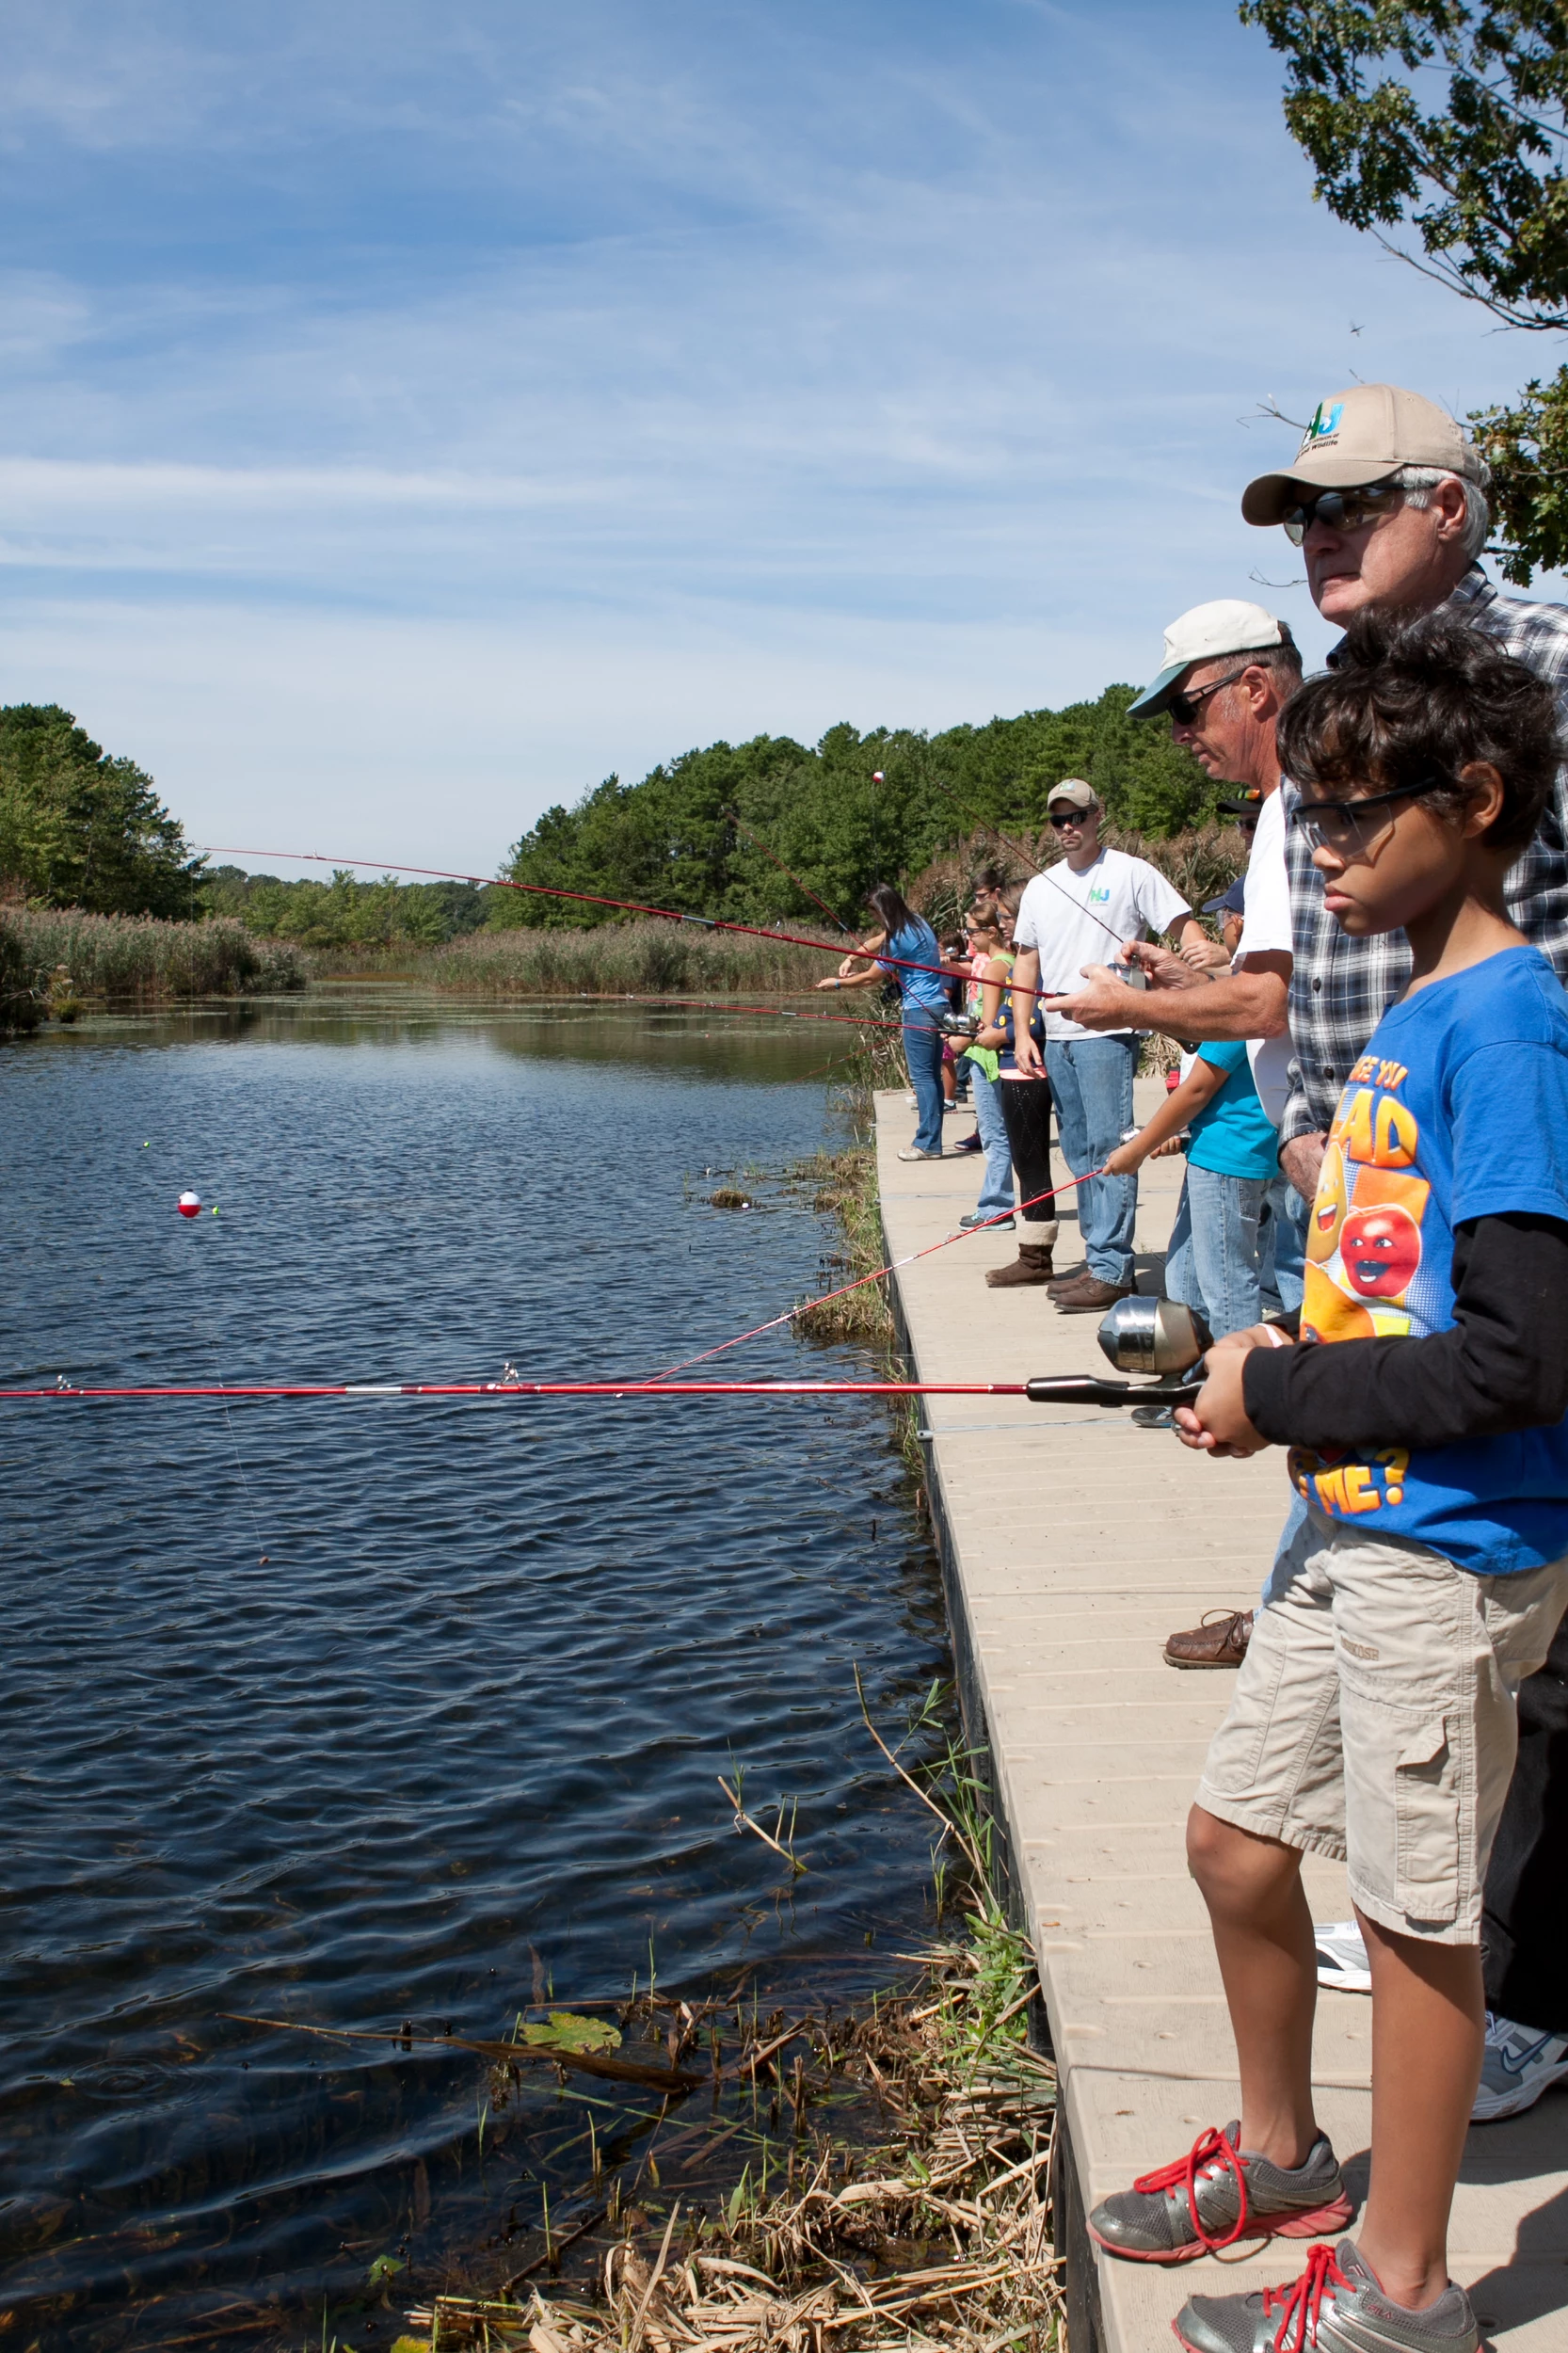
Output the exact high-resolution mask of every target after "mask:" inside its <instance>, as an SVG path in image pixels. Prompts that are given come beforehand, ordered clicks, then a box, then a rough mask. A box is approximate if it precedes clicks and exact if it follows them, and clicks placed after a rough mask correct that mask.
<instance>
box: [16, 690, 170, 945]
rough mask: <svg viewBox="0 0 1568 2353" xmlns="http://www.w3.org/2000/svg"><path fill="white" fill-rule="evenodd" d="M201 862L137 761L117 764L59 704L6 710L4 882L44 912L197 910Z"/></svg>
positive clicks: (167, 912)
mask: <svg viewBox="0 0 1568 2353" xmlns="http://www.w3.org/2000/svg"><path fill="white" fill-rule="evenodd" d="M201 872H202V861H201V859H200V857H196V856H192V855H191V853H190V849H189V846H188V844H187V842H186V840H185V837H184V829H183V828H182V827H181V825H180V824H179V823H178V822H177V821H176V820H175V819H174V818H172V817H171V816H170V815H169V813H168V809H167V808H165V807H164V805H163V803H162V802H161V801H160V800H159V798H158V796H157V793H156V792H155V791H154V789H153V784H152V777H151V776H148V775H147V774H146V773H145V771H144V770H142V769H140V768H138V767H137V766H136V761H135V760H125V759H114V758H111V757H110V755H109V754H108V753H106V752H105V751H104V748H103V746H102V745H101V744H95V743H94V742H93V741H92V738H91V737H90V736H89V735H88V732H87V730H86V729H85V728H79V727H78V726H77V725H76V722H75V720H74V719H73V718H72V714H71V712H69V711H62V710H61V709H60V707H59V705H58V704H57V703H12V704H11V705H9V706H8V708H7V709H4V710H0V877H3V879H4V882H5V884H6V885H7V886H8V888H11V889H12V890H17V889H20V890H21V892H22V893H23V894H24V896H25V897H26V898H28V899H32V900H36V901H39V902H40V903H41V904H44V905H45V906H56V907H63V906H76V907H86V908H87V909H88V911H89V912H90V913H92V914H95V915H162V916H171V917H173V918H175V919H176V920H188V919H190V918H192V917H194V916H197V915H200V912H201V908H200V901H199V896H198V884H199V881H200V874H201Z"/></svg>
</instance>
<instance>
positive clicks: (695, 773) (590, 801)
mask: <svg viewBox="0 0 1568 2353" xmlns="http://www.w3.org/2000/svg"><path fill="white" fill-rule="evenodd" d="M1136 691H1137V690H1136V688H1134V687H1130V686H1109V687H1107V688H1106V690H1105V692H1104V693H1103V694H1102V695H1101V696H1098V698H1097V699H1096V700H1095V701H1093V702H1078V703H1070V704H1068V705H1067V706H1066V707H1065V708H1064V710H1061V711H1026V712H1023V713H1022V714H1021V715H1020V716H1019V717H1017V718H1015V719H989V720H987V721H986V722H985V723H984V725H983V726H978V727H972V726H966V727H956V728H947V729H945V730H944V731H943V732H942V733H940V734H937V735H926V734H923V733H920V732H916V731H913V730H909V729H890V728H872V729H871V730H869V732H867V733H866V734H861V733H860V732H859V731H858V730H857V729H856V728H853V727H851V726H848V725H847V724H846V725H843V726H840V727H835V728H829V729H828V731H827V733H826V734H825V735H824V737H823V738H822V740H821V742H820V743H818V744H815V745H814V746H811V747H809V748H808V746H807V745H805V744H798V743H796V742H795V741H794V740H793V739H792V737H790V736H777V735H759V736H754V737H753V738H752V740H751V741H750V742H749V743H746V744H723V743H720V744H709V745H707V746H706V748H704V749H702V750H698V751H691V752H686V753H684V754H683V755H682V756H681V757H680V759H679V760H669V761H667V762H663V763H661V765H660V766H658V767H657V768H654V769H653V770H651V771H650V773H649V774H648V776H644V777H643V778H642V779H641V780H640V781H639V782H638V783H636V784H623V783H622V782H621V780H620V778H619V777H618V776H607V777H606V778H605V780H604V782H603V783H602V784H600V785H598V786H596V787H595V788H594V790H593V791H592V792H586V793H584V796H583V798H582V799H581V800H580V801H579V802H577V804H576V805H575V807H573V808H566V807H564V806H557V807H555V808H548V809H546V811H545V813H544V815H543V816H542V817H541V818H540V819H539V820H538V822H537V823H536V824H535V825H534V826H533V827H531V829H530V830H529V831H528V832H527V833H525V834H524V835H523V837H522V839H521V840H520V841H519V842H518V843H517V844H516V846H515V847H514V849H513V850H512V852H511V855H510V856H509V857H508V859H507V861H506V864H505V866H504V869H503V872H504V874H505V875H507V876H508V877H509V878H510V879H511V880H512V881H514V882H520V883H530V884H533V885H535V886H536V887H543V888H546V889H561V890H584V891H592V892H597V893H599V894H600V895H602V896H604V897H606V898H611V899H630V900H639V901H642V902H644V903H647V904H657V905H660V906H670V907H676V908H678V909H679V910H680V912H681V913H682V914H691V915H717V916H722V917H724V918H725V919H726V920H729V921H731V922H752V921H759V920H763V919H764V918H767V917H771V916H777V915H780V914H792V915H795V916H800V915H803V914H808V915H810V917H811V920H813V922H820V920H821V914H820V910H818V909H816V908H815V907H814V906H813V904H812V901H811V899H810V898H809V897H808V895H807V894H808V892H809V893H813V894H814V895H815V897H816V898H817V899H820V900H821V901H822V902H823V903H824V905H826V906H827V907H829V908H831V909H832V911H833V913H834V914H835V915H837V916H838V917H839V918H840V920H843V921H844V922H846V923H848V924H850V925H852V926H853V925H854V924H856V922H858V921H859V920H861V914H862V908H863V903H864V899H865V893H866V890H867V888H868V887H869V885H870V884H872V883H873V882H875V881H878V880H883V879H888V880H897V879H899V878H900V877H905V878H906V877H908V876H911V875H914V874H917V873H919V872H922V871H923V870H924V869H925V868H926V867H927V866H929V865H930V864H931V863H932V861H933V860H934V859H935V858H936V857H938V856H941V854H942V853H943V852H944V851H947V850H950V849H952V847H953V845H954V844H955V843H957V842H958V841H960V840H965V839H968V838H969V837H971V836H976V835H981V836H983V835H984V833H985V829H986V827H987V826H989V827H994V828H996V829H997V832H998V833H999V834H1000V835H1005V836H1007V837H1009V838H1012V839H1015V840H1016V839H1018V838H1020V837H1028V838H1030V839H1031V840H1032V839H1033V838H1034V837H1036V836H1037V835H1038V834H1039V832H1040V830H1041V829H1042V828H1043V827H1044V825H1045V823H1046V802H1047V797H1048V793H1049V792H1050V789H1051V787H1052V786H1053V785H1055V784H1059V783H1060V782H1061V780H1062V778H1063V777H1064V776H1084V777H1086V778H1087V779H1088V781H1089V782H1090V783H1091V784H1092V785H1093V786H1094V787H1095V789H1096V792H1098V793H1099V794H1100V796H1101V798H1102V799H1103V800H1104V802H1105V804H1106V806H1107V808H1109V810H1110V812H1111V815H1112V819H1113V820H1114V821H1115V822H1116V823H1117V824H1120V825H1122V826H1125V827H1127V828H1128V829H1130V830H1132V831H1136V832H1138V833H1141V834H1144V835H1145V836H1148V837H1150V838H1153V839H1160V838H1164V837H1168V836H1170V835H1172V834H1175V833H1179V832H1183V831H1185V830H1186V829H1187V828H1189V827H1191V826H1192V825H1195V824H1201V823H1202V822H1203V820H1204V819H1205V818H1206V817H1208V815H1209V814H1210V813H1211V811H1212V808H1213V802H1214V797H1215V788H1214V787H1213V786H1212V785H1211V784H1210V783H1209V781H1208V777H1207V776H1205V775H1204V772H1203V770H1202V769H1201V768H1200V767H1199V766H1198V764H1197V762H1196V760H1193V759H1192V757H1191V756H1190V755H1189V754H1188V753H1186V752H1184V751H1182V750H1180V749H1179V748H1178V746H1176V744H1173V743H1172V741H1171V736H1170V729H1169V726H1168V724H1167V722H1165V721H1164V720H1135V719H1129V718H1128V703H1129V702H1131V700H1132V698H1133V696H1134V694H1135V693H1136ZM879 775H880V777H881V781H880V782H878V781H877V780H876V779H877V777H878V776H879ZM999 852H1000V842H999ZM770 853H771V856H770ZM1014 862H1015V863H1016V861H1014ZM782 868H788V869H789V870H790V873H789V874H786V873H784V872H782V871H781V869H782ZM791 875H793V876H796V877H798V885H797V883H795V882H793V881H792V880H791V879H790V876H791ZM799 885H804V886H805V887H806V888H805V889H802V888H800V887H799ZM489 900H490V904H489V907H488V913H487V918H486V920H487V921H488V923H489V924H491V925H493V926H497V927H501V928H512V927H516V926H520V925H528V926H547V927H548V926H564V925H568V924H570V925H577V924H582V923H592V922H596V921H599V922H609V921H613V920H616V911H615V909H613V908H609V907H606V908H603V909H601V910H597V911H596V910H595V909H594V908H592V907H584V906H583V905H582V904H580V903H579V902H576V901H573V900H570V899H561V900H556V901H552V900H550V899H548V898H534V897H532V896H524V895H522V894H521V893H517V894H514V893H512V892H510V891H494V892H491V893H490V894H489Z"/></svg>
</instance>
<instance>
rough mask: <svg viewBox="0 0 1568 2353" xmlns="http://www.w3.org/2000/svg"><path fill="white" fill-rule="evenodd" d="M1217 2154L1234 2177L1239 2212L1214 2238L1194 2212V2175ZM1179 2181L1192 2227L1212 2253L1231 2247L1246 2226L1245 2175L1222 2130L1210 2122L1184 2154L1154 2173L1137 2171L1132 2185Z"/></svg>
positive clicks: (1167, 2186)
mask: <svg viewBox="0 0 1568 2353" xmlns="http://www.w3.org/2000/svg"><path fill="white" fill-rule="evenodd" d="M1215 2157H1218V2158H1219V2159H1220V2160H1221V2162H1222V2164H1224V2165H1228V2166H1229V2168H1230V2169H1231V2171H1232V2172H1233V2173H1234V2174H1235V2176H1236V2197H1237V2201H1238V2205H1239V2209H1240V2211H1239V2212H1238V2214H1237V2217H1236V2219H1235V2221H1234V2222H1233V2223H1232V2224H1231V2226H1230V2229H1229V2230H1228V2231H1227V2232H1226V2233H1225V2234H1224V2237H1223V2238H1216V2237H1215V2236H1214V2234H1213V2233H1212V2232H1210V2231H1208V2230H1206V2229H1205V2228H1204V2223H1203V2217H1202V2216H1201V2215H1200V2214H1199V2212H1198V2175H1199V2174H1200V2173H1201V2172H1202V2171H1203V2169H1204V2167H1205V2166H1206V2165H1208V2164H1209V2163H1210V2162H1211V2161H1212V2160H1213V2159H1214V2158H1215ZM1178 2182H1179V2183H1181V2185H1182V2186H1183V2187H1184V2188H1185V2190H1186V2192H1187V2211H1188V2213H1189V2214H1190V2215H1191V2217H1192V2229H1193V2231H1194V2233H1196V2235H1197V2236H1198V2237H1199V2238H1200V2239H1201V2240H1202V2241H1203V2243H1204V2245H1205V2247H1207V2248H1208V2251H1209V2253H1210V2254H1211V2255H1212V2254H1213V2253H1214V2252H1215V2251H1216V2250H1217V2249H1219V2248H1222V2247H1231V2246H1234V2245H1235V2243H1236V2241H1237V2240H1238V2239H1239V2238H1240V2235H1241V2233H1242V2232H1243V2231H1244V2230H1245V2229H1246V2227H1247V2177H1246V2175H1245V2173H1244V2172H1243V2171H1242V2169H1241V2160H1240V2157H1239V2156H1238V2155H1237V2153H1236V2151H1235V2150H1234V2148H1232V2146H1231V2144H1230V2142H1229V2141H1228V2140H1227V2139H1226V2138H1225V2136H1224V2133H1222V2132H1218V2131H1216V2129H1215V2128H1214V2126H1213V2125H1210V2126H1209V2128H1208V2132H1206V2133H1200V2134H1199V2135H1198V2137H1197V2138H1196V2140H1195V2141H1194V2142H1193V2143H1192V2148H1191V2149H1190V2150H1189V2151H1188V2153H1187V2154H1186V2156H1184V2157H1177V2158H1176V2159H1175V2161H1174V2162H1173V2163H1172V2164H1170V2165H1162V2166H1161V2167H1160V2170H1159V2171H1158V2172H1157V2173H1140V2174H1139V2176H1138V2179H1137V2180H1136V2181H1135V2182H1134V2183H1133V2185H1132V2186H1133V2188H1134V2189H1137V2190H1149V2189H1175V2187H1176V2184H1177V2183H1178Z"/></svg>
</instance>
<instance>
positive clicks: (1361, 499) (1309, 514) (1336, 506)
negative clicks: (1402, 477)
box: [1280, 482, 1404, 548]
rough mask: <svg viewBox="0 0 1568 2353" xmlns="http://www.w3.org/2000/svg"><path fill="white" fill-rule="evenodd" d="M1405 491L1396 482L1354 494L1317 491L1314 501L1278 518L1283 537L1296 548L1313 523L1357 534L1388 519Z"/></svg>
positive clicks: (1365, 487)
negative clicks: (1378, 519)
mask: <svg viewBox="0 0 1568 2353" xmlns="http://www.w3.org/2000/svg"><path fill="white" fill-rule="evenodd" d="M1403 496H1404V490H1403V488H1401V486H1400V484H1399V483H1398V482H1368V483H1363V484H1358V485H1357V487H1356V488H1354V489H1353V490H1320V491H1319V493H1318V495H1317V497H1316V498H1310V499H1303V500H1302V501H1301V503H1300V504H1299V505H1297V506H1288V507H1287V508H1286V510H1285V512H1284V514H1283V515H1282V516H1281V517H1280V520H1281V522H1282V523H1283V524H1284V525H1285V536H1286V537H1287V538H1288V540H1289V542H1290V544H1291V546H1292V547H1297V548H1299V547H1300V546H1301V543H1302V541H1303V540H1304V538H1305V537H1306V535H1307V533H1308V532H1309V531H1310V530H1311V528H1312V526H1313V524H1314V523H1327V525H1328V527H1329V529H1330V530H1331V531H1359V530H1360V528H1361V526H1362V524H1363V523H1364V522H1368V521H1369V520H1371V519H1372V517H1373V516H1375V515H1391V514H1392V513H1393V511H1394V508H1395V507H1396V506H1397V505H1398V504H1399V502H1400V499H1402V498H1403Z"/></svg>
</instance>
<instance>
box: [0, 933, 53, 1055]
mask: <svg viewBox="0 0 1568 2353" xmlns="http://www.w3.org/2000/svg"><path fill="white" fill-rule="evenodd" d="M32 980H33V975H32V968H31V967H30V965H29V964H28V962H27V958H26V956H25V954H24V952H23V947H22V942H21V940H20V939H18V938H17V937H16V936H15V934H14V933H12V932H9V931H8V930H7V929H6V927H5V925H4V924H3V923H0V1037H16V1036H18V1035H20V1033H21V1032H24V1031H25V1030H36V1029H37V1028H38V1025H39V1023H40V1020H41V1019H42V1018H43V1013H42V1008H41V1006H40V1003H39V1000H38V999H37V998H36V997H35V996H34V994H33V986H32Z"/></svg>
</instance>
